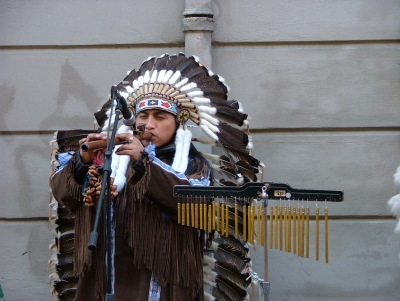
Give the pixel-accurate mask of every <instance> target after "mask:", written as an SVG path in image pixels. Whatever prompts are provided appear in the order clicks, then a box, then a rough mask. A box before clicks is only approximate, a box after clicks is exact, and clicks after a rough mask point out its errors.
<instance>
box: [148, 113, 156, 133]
mask: <svg viewBox="0 0 400 301" xmlns="http://www.w3.org/2000/svg"><path fill="white" fill-rule="evenodd" d="M154 126H155V123H154V118H153V117H152V116H149V117H148V118H147V122H146V129H147V130H149V129H153V128H154Z"/></svg>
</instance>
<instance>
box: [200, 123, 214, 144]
mask: <svg viewBox="0 0 400 301" xmlns="http://www.w3.org/2000/svg"><path fill="white" fill-rule="evenodd" d="M200 128H201V129H202V130H203V132H204V133H206V135H207V136H208V137H210V138H211V139H213V140H214V141H218V136H217V135H215V134H214V133H213V132H212V131H211V130H210V129H209V128H208V127H207V126H205V125H202V124H200ZM199 140H200V139H199V138H198V141H199Z"/></svg>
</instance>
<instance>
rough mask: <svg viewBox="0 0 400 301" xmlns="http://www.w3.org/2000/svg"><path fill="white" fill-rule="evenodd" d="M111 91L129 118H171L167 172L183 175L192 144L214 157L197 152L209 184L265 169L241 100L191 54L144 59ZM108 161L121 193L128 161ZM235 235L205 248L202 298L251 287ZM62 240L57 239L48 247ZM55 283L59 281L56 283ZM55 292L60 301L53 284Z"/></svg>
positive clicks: (108, 119)
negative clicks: (207, 168) (161, 113)
mask: <svg viewBox="0 0 400 301" xmlns="http://www.w3.org/2000/svg"><path fill="white" fill-rule="evenodd" d="M116 88H117V90H118V91H119V94H120V95H121V96H122V97H124V98H125V99H126V101H127V103H128V106H129V107H130V108H131V110H132V111H133V112H134V115H137V114H138V113H139V112H140V111H141V110H145V109H160V110H166V111H168V112H170V113H172V114H174V115H175V116H176V118H177V122H178V123H179V128H178V130H177V133H176V138H175V145H176V152H175V156H174V159H173V163H172V168H173V169H174V170H176V171H177V172H181V173H183V172H185V170H186V169H187V165H188V155H189V149H190V145H191V143H192V142H194V143H204V144H209V145H211V146H212V148H213V149H214V150H216V152H218V153H219V154H218V155H216V154H211V153H205V152H202V155H203V157H204V158H206V159H207V160H209V161H210V162H211V164H210V165H211V166H212V168H213V169H214V171H215V172H214V185H221V186H237V185H241V184H243V183H245V182H250V181H252V182H254V181H258V175H259V174H261V177H262V172H263V167H264V165H263V164H262V163H261V162H260V161H259V160H258V159H256V158H255V157H254V156H253V154H252V148H253V144H252V140H251V137H250V135H249V116H248V115H247V114H246V113H245V112H244V111H243V107H242V105H241V103H240V102H238V101H236V100H228V97H227V93H228V91H229V87H228V86H227V85H226V84H225V80H224V79H223V78H222V77H221V76H219V75H216V74H214V73H213V72H212V71H211V70H210V69H209V68H208V67H207V66H204V65H202V64H201V63H200V61H199V59H198V58H196V57H195V56H190V57H186V56H185V55H184V54H183V53H180V54H178V55H168V54H165V55H162V56H160V57H149V58H148V59H147V60H145V61H144V62H143V63H142V65H141V66H140V68H139V69H138V70H132V71H129V72H128V73H127V76H126V77H125V78H124V79H123V81H122V82H120V83H119V84H118V85H116ZM114 105H115V104H114ZM114 105H112V104H111V101H110V99H109V101H108V102H106V103H105V104H104V105H103V107H102V108H101V110H99V111H98V112H96V113H95V114H94V115H95V119H96V122H97V124H98V125H99V127H100V128H99V131H102V132H105V131H108V130H109V129H110V128H111V126H112V125H113V124H114V122H115V111H114V110H113V109H112V108H114V107H115V106H114ZM121 117H122V116H121ZM191 126H197V127H200V128H201V130H202V132H203V133H204V136H200V137H193V135H192V132H191V131H190V129H191ZM130 131H132V128H131V127H130V126H127V125H122V126H120V127H119V129H118V132H119V133H123V132H130ZM84 134H85V133H84ZM78 136H79V133H78V134H77V135H76V137H78ZM59 138H60V139H57V140H58V143H59V144H60V142H61V141H63V140H65V137H59ZM125 157H126V158H125ZM112 160H113V161H112V175H111V176H112V177H114V178H115V180H114V185H117V186H118V190H121V189H122V188H123V186H124V185H125V181H126V179H125V172H126V170H127V167H128V163H129V157H128V156H116V155H115V156H114V155H113V159H112ZM261 180H262V178H261ZM225 201H226V202H229V201H230V200H225ZM232 201H233V200H232ZM61 210H62V209H61ZM241 222H243V221H242V219H241ZM242 227H243V226H242ZM239 228H240V227H239ZM234 232H235V229H234V227H231V226H229V235H218V234H216V235H214V238H213V242H212V243H210V246H209V248H208V250H205V256H204V262H203V263H204V283H205V284H206V285H209V286H210V287H211V291H212V295H213V297H212V296H211V295H209V294H207V293H205V298H206V299H205V300H223V301H227V300H246V298H247V292H246V288H247V287H248V286H249V284H250V283H251V277H250V271H251V268H250V265H251V260H250V258H249V255H248V251H249V244H248V242H247V240H246V238H243V236H242V235H241V234H239V237H237V236H236V235H234ZM66 234H68V232H67V233H66ZM62 236H63V235H59V237H58V238H56V243H55V244H54V245H53V248H54V246H55V245H57V242H58V241H61V240H62ZM235 236H236V238H235ZM250 243H251V244H252V243H253V242H250ZM57 279H58V278H57ZM60 283H63V282H62V281H59V280H57V281H56V284H60ZM67 287H71V286H67ZM55 294H56V295H58V296H59V297H60V300H64V299H62V298H61V296H62V294H61V293H60V291H59V290H58V289H57V287H56V286H55Z"/></svg>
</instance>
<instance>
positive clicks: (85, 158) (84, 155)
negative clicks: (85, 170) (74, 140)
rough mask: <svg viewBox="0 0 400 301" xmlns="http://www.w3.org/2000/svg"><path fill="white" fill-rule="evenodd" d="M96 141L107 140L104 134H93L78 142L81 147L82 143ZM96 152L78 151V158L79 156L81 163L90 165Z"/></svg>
mask: <svg viewBox="0 0 400 301" xmlns="http://www.w3.org/2000/svg"><path fill="white" fill-rule="evenodd" d="M96 140H107V136H106V135H104V134H98V133H93V134H89V135H87V137H86V138H83V139H81V140H79V145H82V144H83V143H86V142H90V141H96ZM96 152H97V150H89V151H86V152H84V151H82V150H80V153H79V154H80V156H81V161H82V163H84V164H91V163H93V159H94V158H95V157H96Z"/></svg>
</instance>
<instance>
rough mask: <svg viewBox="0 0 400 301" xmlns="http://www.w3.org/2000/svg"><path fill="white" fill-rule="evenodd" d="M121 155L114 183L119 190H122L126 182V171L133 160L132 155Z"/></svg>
mask: <svg viewBox="0 0 400 301" xmlns="http://www.w3.org/2000/svg"><path fill="white" fill-rule="evenodd" d="M120 157H121V158H120V159H119V165H118V169H117V171H116V175H115V178H114V183H113V185H116V186H117V192H120V191H122V189H123V188H124V186H125V184H126V171H127V170H128V166H129V162H130V160H131V157H130V156H127V155H120Z"/></svg>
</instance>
